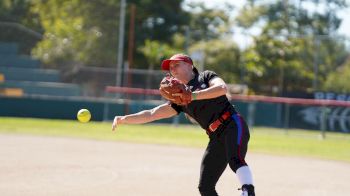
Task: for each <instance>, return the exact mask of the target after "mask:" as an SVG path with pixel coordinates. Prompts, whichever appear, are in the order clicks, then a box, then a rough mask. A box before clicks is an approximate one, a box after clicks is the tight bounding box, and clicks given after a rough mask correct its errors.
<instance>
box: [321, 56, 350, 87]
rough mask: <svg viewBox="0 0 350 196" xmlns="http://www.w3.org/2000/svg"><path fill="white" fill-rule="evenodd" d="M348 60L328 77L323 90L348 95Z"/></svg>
mask: <svg viewBox="0 0 350 196" xmlns="http://www.w3.org/2000/svg"><path fill="white" fill-rule="evenodd" d="M349 76H350V58H348V60H347V61H346V63H344V64H343V65H342V66H341V67H339V68H338V69H337V70H336V71H335V72H332V73H331V74H329V75H328V77H327V80H326V82H325V88H324V90H327V91H333V92H337V93H349V92H350V85H349Z"/></svg>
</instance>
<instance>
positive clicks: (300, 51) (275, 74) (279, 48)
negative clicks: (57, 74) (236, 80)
mask: <svg viewBox="0 0 350 196" xmlns="http://www.w3.org/2000/svg"><path fill="white" fill-rule="evenodd" d="M303 3H310V4H313V5H315V7H316V8H318V7H319V6H321V5H320V4H322V3H324V4H325V5H324V6H326V5H327V6H326V8H327V9H326V10H325V11H324V12H318V11H317V10H310V9H307V8H304V7H303V6H302V5H303ZM329 5H331V6H329ZM328 6H329V7H328ZM344 7H345V1H340V0H329V1H327V2H322V1H313V0H305V1H300V4H299V5H298V4H290V3H288V1H277V2H263V3H257V2H255V1H250V3H249V4H247V5H246V6H245V7H244V8H243V9H242V10H241V12H240V15H239V16H238V17H237V21H238V24H239V25H240V26H241V27H242V28H245V29H248V30H249V28H251V27H255V26H256V25H259V26H260V27H261V33H260V34H259V35H257V36H255V37H254V44H253V45H252V46H251V47H250V48H248V49H247V50H246V51H245V52H244V55H243V56H244V58H243V59H244V63H245V64H246V73H247V75H246V78H245V80H246V81H247V82H248V84H249V86H251V87H253V89H254V90H255V91H257V92H260V93H264V92H265V93H268V94H270V93H273V91H275V93H278V94H279V95H283V94H284V93H286V92H292V91H304V92H305V91H308V90H318V89H321V88H322V82H323V81H324V80H325V78H326V76H327V74H328V73H329V72H330V71H332V70H334V69H336V68H337V67H338V66H340V65H341V63H342V61H343V60H344V59H345V57H346V53H347V52H346V50H345V45H344V43H343V42H342V40H339V39H336V38H333V37H332V35H333V34H334V32H335V30H336V29H337V28H338V27H339V24H340V21H341V20H340V19H339V18H338V17H337V15H336V12H335V10H337V9H341V8H344ZM315 84H316V85H315ZM315 88H316V89H315ZM276 89H277V91H276Z"/></svg>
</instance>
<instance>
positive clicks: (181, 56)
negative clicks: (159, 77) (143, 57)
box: [162, 54, 193, 70]
mask: <svg viewBox="0 0 350 196" xmlns="http://www.w3.org/2000/svg"><path fill="white" fill-rule="evenodd" d="M171 61H183V62H186V63H188V64H191V65H193V61H192V59H191V57H189V56H187V55H185V54H175V55H173V56H172V57H170V59H166V60H164V61H162V70H169V64H170V62H171Z"/></svg>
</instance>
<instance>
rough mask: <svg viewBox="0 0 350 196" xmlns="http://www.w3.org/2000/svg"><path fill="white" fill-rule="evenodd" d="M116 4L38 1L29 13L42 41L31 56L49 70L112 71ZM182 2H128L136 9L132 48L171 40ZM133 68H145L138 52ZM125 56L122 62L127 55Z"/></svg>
mask: <svg viewBox="0 0 350 196" xmlns="http://www.w3.org/2000/svg"><path fill="white" fill-rule="evenodd" d="M119 2H120V1H119V0H100V1H84V0H62V1H58V0H38V1H34V3H33V7H32V12H33V13H36V14H39V16H40V21H41V24H42V25H43V27H44V29H45V36H44V39H43V41H42V42H40V43H39V44H38V46H37V47H36V48H35V49H34V50H33V54H35V55H36V56H38V57H39V58H41V59H42V60H44V61H45V62H46V63H47V64H49V65H51V66H56V65H61V64H69V63H70V62H80V63H81V64H85V65H93V66H102V67H112V66H115V64H116V62H117V59H116V58H117V45H118V40H117V39H118V23H119V10H120V8H119ZM181 2H182V0H176V1H170V0H169V1H161V2H157V3H156V2H155V1H148V0H134V1H128V5H130V4H131V3H134V4H135V5H136V17H135V33H134V34H135V48H136V49H137V48H139V47H141V46H142V45H143V44H144V41H145V40H146V39H152V40H159V41H162V42H165V43H167V42H170V41H171V40H172V35H173V34H174V33H175V32H176V31H177V29H178V27H179V26H180V25H181V24H182V23H184V22H185V21H186V13H185V12H183V11H182V10H181V6H180V5H181ZM128 8H129V7H128V6H127V7H126V26H125V29H126V33H125V40H124V41H125V43H124V51H128V50H127V47H128V45H127V41H128V39H129V38H128V31H127V30H128V29H129V28H128V26H129V19H128V18H129V16H130V13H129V9H128ZM134 51H135V52H136V53H137V54H136V55H135V56H136V59H135V61H134V62H135V64H136V65H135V67H138V68H147V67H148V66H147V65H145V63H144V61H145V57H144V56H143V54H142V53H140V52H139V50H134ZM127 55H128V54H127V52H124V59H126V58H125V57H126V56H127Z"/></svg>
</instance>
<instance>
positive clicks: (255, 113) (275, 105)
mask: <svg viewBox="0 0 350 196" xmlns="http://www.w3.org/2000/svg"><path fill="white" fill-rule="evenodd" d="M105 92H106V95H107V96H117V97H119V98H124V99H133V98H134V99H135V98H136V99H143V98H144V97H147V96H152V97H154V98H155V99H157V100H161V99H162V98H161V96H160V95H159V92H158V89H142V88H126V87H113V86H107V87H106V88H105ZM230 101H231V103H232V104H233V105H235V106H236V107H237V108H238V110H239V111H240V113H242V115H243V116H245V117H246V119H247V122H248V124H249V126H250V127H253V126H268V127H279V128H285V130H286V132H287V131H288V130H289V129H290V128H298V129H313V130H320V131H321V135H322V137H325V133H326V131H332V132H343V133H350V102H349V101H338V100H319V99H317V100H316V99H300V98H285V97H268V96H257V95H235V94H233V95H231V96H230ZM105 110H107V111H108V105H106V106H105ZM174 122H175V123H176V121H174Z"/></svg>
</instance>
